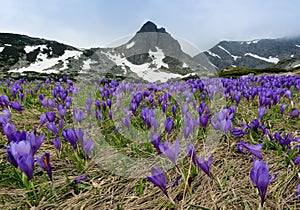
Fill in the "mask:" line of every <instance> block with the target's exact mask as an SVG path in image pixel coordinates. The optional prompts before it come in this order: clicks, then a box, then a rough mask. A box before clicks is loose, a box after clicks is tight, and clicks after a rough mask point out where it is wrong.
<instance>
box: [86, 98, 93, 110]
mask: <svg viewBox="0 0 300 210" xmlns="http://www.w3.org/2000/svg"><path fill="white" fill-rule="evenodd" d="M92 105H93V98H88V99H86V104H85V107H86V110H87V111H88V114H91V108H92Z"/></svg>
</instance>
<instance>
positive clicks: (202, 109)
mask: <svg viewBox="0 0 300 210" xmlns="http://www.w3.org/2000/svg"><path fill="white" fill-rule="evenodd" d="M299 90H300V77H299V76H298V77H297V76H281V77H278V76H260V77H249V78H241V79H202V80H200V79H194V80H188V81H186V82H172V83H170V84H137V83H127V82H120V83H118V82H115V81H109V80H106V79H102V80H99V82H96V83H95V84H81V83H76V82H72V81H70V80H67V79H66V78H63V79H60V80H59V81H57V82H55V81H51V80H45V81H33V82H26V81H25V80H18V81H11V80H6V81H2V82H1V84H0V95H1V97H2V98H0V115H1V118H0V171H1V172H0V186H1V191H0V209H258V208H259V207H260V206H261V204H260V203H261V197H260V194H259V191H258V187H256V186H255V184H254V183H253V182H252V181H251V178H250V172H251V170H252V169H253V165H252V164H253V162H254V159H260V158H257V156H255V155H252V153H251V151H250V150H249V151H247V152H246V150H245V148H243V149H244V150H243V149H242V150H239V149H238V148H237V143H239V142H242V141H245V142H247V143H248V144H249V145H259V144H261V145H262V149H261V150H260V151H259V153H260V154H261V156H262V157H263V158H262V159H263V161H264V162H265V163H268V172H269V174H270V176H272V175H273V174H276V175H277V178H276V179H275V180H274V181H273V182H270V183H269V184H268V188H267V192H266V197H265V202H264V209H299V208H300V200H299V199H300V198H298V197H297V186H298V184H299V179H300V177H299V165H300V164H299V163H298V162H297V158H298V157H299V150H300V148H299V145H300V143H299V142H300V141H299V140H300V139H298V137H299V136H300V129H299V128H300V121H299V111H298V110H299V109H300V98H299V97H300V93H299ZM220 93H221V94H220ZM4 95H5V96H7V99H8V101H7V100H6V98H5V97H4ZM18 102H20V104H18ZM201 104H202V105H201ZM19 105H20V106H19ZM173 105H174V106H175V107H176V108H175V111H174V110H173V109H172V107H173ZM282 105H285V106H284V109H283V106H282ZM145 108H149V109H151V110H154V111H155V114H154V115H152V114H151V113H152V112H149V113H150V114H149V113H148V112H147V116H148V115H151V117H153V118H154V119H153V121H152V120H150V121H147V119H148V118H147V116H146V117H145V115H146V114H145V115H144V114H143V109H145ZM259 108H263V109H260V111H259ZM264 109H265V111H264ZM5 110H6V111H5ZM79 111H82V112H83V113H84V114H82V116H80V112H79ZM297 111H298V114H297ZM8 113H9V115H10V116H8ZM46 113H48V114H46ZM51 113H52V114H51ZM41 115H42V116H41ZM51 115H55V117H54V119H51V118H52V117H51ZM75 115H76V116H75ZM151 117H150V118H151ZM81 118H82V119H81ZM150 118H149V119H150ZM151 119H152V118H151ZM167 119H170V120H172V122H173V124H172V126H170V125H166V121H167ZM156 123H157V124H156ZM218 123H219V124H218ZM257 123H258V124H257ZM8 126H11V127H8ZM51 126H55V127H56V129H57V131H56V130H55V129H53V128H51ZM12 127H14V128H12ZM79 128H81V129H82V130H83V131H84V132H85V134H86V138H83V137H82V136H81V135H80V134H78V133H76V134H75V137H74V138H75V143H74V141H72V137H71V130H74V131H75V130H76V131H77V129H79ZM69 129H71V130H69ZM21 131H26V137H24V136H23V137H22V138H21V137H20V136H22V135H21ZM69 131H70V134H69V133H68V132H69ZM276 132H277V133H278V134H279V135H280V136H281V138H280V137H279V136H278V135H277V134H276ZM30 133H32V135H34V136H35V137H33V138H35V140H34V141H35V142H37V137H38V136H41V135H42V136H43V140H42V143H41V145H40V147H38V148H37V151H36V152H35V153H34V154H32V153H31V154H30V155H33V156H34V170H33V171H32V173H33V174H32V175H33V178H29V177H28V174H30V172H27V173H24V169H22V166H21V167H20V165H21V164H23V162H22V161H21V159H22V155H21V154H20V153H21V152H20V151H19V152H18V154H15V156H14V157H15V160H16V162H17V166H15V165H14V164H12V163H11V162H9V161H8V159H7V155H8V150H9V149H8V148H10V149H12V148H14V144H15V145H17V144H19V142H21V141H25V140H26V141H28V142H32V139H30V138H31V137H28V136H30ZM153 134H159V135H160V140H159V144H160V147H159V146H158V147H156V146H155V143H153V142H151V139H152V137H153V136H152V135H153ZM19 137H20V138H21V139H18V138H19ZM24 138H25V139H24ZM54 139H56V141H58V139H59V142H60V148H58V147H57V145H56V144H55V143H54V142H53V140H54ZM176 139H179V142H180V154H179V156H178V157H177V158H176V159H175V164H174V162H172V161H170V158H168V155H166V154H167V153H165V152H164V151H163V149H162V148H163V145H165V142H170V143H172V144H173V145H174V142H175V141H176ZM90 140H91V141H93V146H91V144H90V142H89V141H90ZM142 140H143V141H142ZM152 140H153V139H152ZM14 142H15V143H14ZM191 142H193V144H194V145H195V150H196V151H197V156H199V157H202V156H203V157H204V158H205V160H207V158H208V157H209V156H210V155H212V156H213V160H212V164H211V167H210V173H211V174H212V175H213V178H212V177H210V176H207V174H206V173H204V171H203V170H201V168H200V167H198V165H197V164H195V162H194V161H193V158H191V157H190V156H189V155H188V153H187V152H186V144H189V143H191ZM74 144H75V145H76V147H75V146H74ZM30 145H31V151H32V148H33V146H32V145H33V143H30ZM103 145H105V146H103ZM89 146H90V147H91V148H89ZM16 147H17V146H16ZM89 149H91V150H92V151H89ZM112 149H113V150H112ZM159 150H160V151H159ZM243 151H244V152H245V154H244V153H243ZM45 152H47V153H49V154H50V162H47V161H46V160H45V159H44V164H45V165H46V166H48V169H49V165H50V164H51V174H52V178H51V179H52V181H51V179H50V176H48V175H49V174H48V173H47V171H46V170H43V168H42V167H40V165H39V164H38V161H37V158H39V157H43V158H44V156H43V155H44V154H45ZM176 152H177V151H174V153H176ZM12 153H13V152H12ZM119 154H121V156H118V155H119ZM17 155H18V157H20V160H17V158H16V157H17ZM171 155H172V154H171ZM124 156H125V157H126V158H127V157H129V159H128V160H127V159H126V158H125V159H122V157H124ZM134 158H137V159H141V160H142V161H143V160H148V159H151V160H154V161H152V162H151V163H153V165H143V166H142V164H141V165H140V164H138V162H134V161H133V162H132V165H130V161H131V160H133V159H134ZM171 159H172V158H171ZM119 160H120V162H121V163H119ZM125 160H126V161H129V162H127V163H125V164H124V161H125ZM156 160H157V162H155V161H156ZM146 163H148V162H146ZM135 164H136V167H135V166H134V165H135ZM26 166H28V165H26ZM129 166H130V167H131V168H130V167H129ZM154 166H155V167H159V166H161V167H162V168H163V170H164V173H165V174H166V179H167V182H171V181H174V180H175V179H176V178H177V177H179V175H180V176H181V179H180V180H179V181H178V183H175V184H173V185H172V186H167V187H166V189H167V193H168V196H169V198H170V199H168V197H167V196H165V195H164V193H163V192H162V191H161V190H160V189H159V188H158V187H156V186H154V185H153V183H151V182H150V181H149V180H148V179H147V176H151V168H152V167H154ZM25 168H26V167H25ZM46 168H47V167H46ZM178 168H179V169H178ZM27 171H28V167H27ZM135 172H136V174H135ZM137 173H140V175H138V174H137ZM82 175H84V176H83V177H81V176H82ZM79 177H81V178H82V179H78V178H79Z"/></svg>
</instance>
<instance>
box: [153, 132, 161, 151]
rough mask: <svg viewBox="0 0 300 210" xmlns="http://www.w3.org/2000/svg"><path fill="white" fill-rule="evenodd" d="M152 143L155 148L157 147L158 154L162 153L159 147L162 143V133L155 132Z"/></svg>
mask: <svg viewBox="0 0 300 210" xmlns="http://www.w3.org/2000/svg"><path fill="white" fill-rule="evenodd" d="M151 143H152V145H153V146H154V148H155V149H156V151H157V152H158V154H160V153H161V151H160V149H159V145H161V143H160V135H159V134H157V133H154V134H153V135H152V136H151Z"/></svg>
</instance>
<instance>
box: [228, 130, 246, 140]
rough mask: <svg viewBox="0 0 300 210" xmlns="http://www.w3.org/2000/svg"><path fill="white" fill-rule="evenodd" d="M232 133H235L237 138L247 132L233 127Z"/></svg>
mask: <svg viewBox="0 0 300 210" xmlns="http://www.w3.org/2000/svg"><path fill="white" fill-rule="evenodd" d="M231 133H232V135H234V136H235V137H236V138H242V137H243V136H244V135H245V134H247V132H245V131H243V129H240V128H233V129H232V130H231Z"/></svg>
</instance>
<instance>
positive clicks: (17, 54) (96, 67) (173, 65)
mask: <svg viewBox="0 0 300 210" xmlns="http://www.w3.org/2000/svg"><path fill="white" fill-rule="evenodd" d="M299 55H300V36H295V37H293V38H278V39H257V40H252V41H228V40H227V41H221V42H219V43H217V44H216V45H215V46H213V47H212V48H210V49H209V50H206V51H203V52H201V53H199V54H198V55H196V56H193V57H191V56H190V55H188V54H187V53H185V52H183V51H182V48H181V46H180V43H179V42H178V40H176V39H174V38H173V37H172V35H171V34H170V33H168V32H167V31H166V29H165V28H163V27H161V28H158V27H157V26H156V24H154V23H153V22H151V21H147V22H146V23H145V24H143V25H142V27H141V28H140V29H139V30H138V31H137V32H136V34H135V35H134V36H133V37H132V38H131V39H130V40H129V41H128V42H127V43H124V44H122V45H120V46H118V47H114V48H100V47H98V48H97V47H94V48H90V49H82V48H81V49H80V48H77V47H73V46H70V45H67V44H64V43H61V42H57V41H55V40H47V39H43V38H37V37H30V36H27V35H21V34H13V33H0V77H3V76H12V77H18V75H21V76H22V75H24V74H27V75H31V76H32V77H35V76H39V75H43V76H44V77H46V76H47V75H49V74H66V75H69V76H72V77H74V76H80V75H85V76H87V77H92V76H90V75H93V74H94V75H95V74H97V75H99V76H108V75H110V76H112V77H116V76H117V77H121V78H131V79H135V78H138V79H139V80H141V81H151V82H154V81H159V80H160V81H167V80H168V79H172V78H176V77H178V78H181V77H185V76H188V75H192V74H197V75H201V74H204V75H208V74H214V72H216V71H221V70H222V69H224V68H234V67H243V66H245V67H248V68H254V69H255V68H257V69H258V68H266V67H268V66H273V65H277V63H280V61H283V60H288V59H291V58H293V57H295V59H292V60H290V61H288V64H287V63H286V64H285V65H282V64H281V66H280V67H282V68H289V69H290V68H293V65H294V66H296V65H298V58H299Z"/></svg>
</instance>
